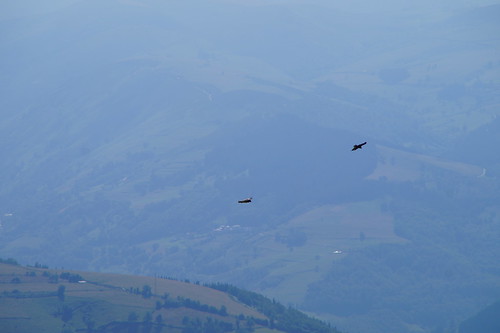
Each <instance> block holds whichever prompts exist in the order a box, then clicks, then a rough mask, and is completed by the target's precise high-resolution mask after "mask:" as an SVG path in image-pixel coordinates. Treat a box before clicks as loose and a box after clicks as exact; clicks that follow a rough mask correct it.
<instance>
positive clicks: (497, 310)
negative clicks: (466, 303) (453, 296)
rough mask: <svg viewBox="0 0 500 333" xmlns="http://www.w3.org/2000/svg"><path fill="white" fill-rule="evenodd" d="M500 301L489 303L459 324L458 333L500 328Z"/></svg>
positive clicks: (484, 332)
mask: <svg viewBox="0 0 500 333" xmlns="http://www.w3.org/2000/svg"><path fill="white" fill-rule="evenodd" d="M499 318H500V302H496V303H494V304H491V305H490V306H488V307H486V308H484V309H483V310H481V311H480V312H479V313H477V314H476V315H475V316H473V317H471V318H469V319H467V320H465V321H464V322H462V323H461V324H460V329H459V331H458V332H459V333H472V332H483V333H494V332H498V331H499V330H500V319H499Z"/></svg>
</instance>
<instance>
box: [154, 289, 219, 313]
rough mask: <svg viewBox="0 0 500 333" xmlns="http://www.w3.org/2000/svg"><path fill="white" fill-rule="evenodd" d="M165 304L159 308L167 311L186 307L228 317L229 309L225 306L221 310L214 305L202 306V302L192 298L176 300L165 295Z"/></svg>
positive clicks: (179, 297)
mask: <svg viewBox="0 0 500 333" xmlns="http://www.w3.org/2000/svg"><path fill="white" fill-rule="evenodd" d="M162 299H163V304H162V303H161V302H159V303H157V306H156V307H157V308H159V307H162V308H165V309H169V308H180V307H185V308H189V309H193V310H196V311H201V312H206V313H212V314H216V315H219V316H227V309H226V307H225V306H224V305H222V306H221V307H220V308H217V307H215V306H213V305H208V304H202V303H200V301H196V300H192V299H190V298H185V297H181V296H177V297H176V298H171V297H170V296H169V295H168V294H165V295H164V296H163V297H162Z"/></svg>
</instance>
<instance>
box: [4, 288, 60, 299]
mask: <svg viewBox="0 0 500 333" xmlns="http://www.w3.org/2000/svg"><path fill="white" fill-rule="evenodd" d="M53 296H57V292H55V291H54V292H52V291H19V290H17V289H14V290H12V291H3V292H2V293H1V294H0V298H2V297H8V298H41V297H53Z"/></svg>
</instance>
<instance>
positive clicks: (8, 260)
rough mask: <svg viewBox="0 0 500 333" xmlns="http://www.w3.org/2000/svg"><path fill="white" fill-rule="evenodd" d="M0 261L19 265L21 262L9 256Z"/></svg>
mask: <svg viewBox="0 0 500 333" xmlns="http://www.w3.org/2000/svg"><path fill="white" fill-rule="evenodd" d="M0 263H2V264H7V265H15V266H19V263H18V262H17V260H15V259H12V258H7V259H3V258H0Z"/></svg>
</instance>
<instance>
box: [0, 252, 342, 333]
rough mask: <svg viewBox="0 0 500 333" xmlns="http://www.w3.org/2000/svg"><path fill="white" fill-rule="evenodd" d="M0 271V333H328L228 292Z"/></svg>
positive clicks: (10, 267)
mask: <svg viewBox="0 0 500 333" xmlns="http://www.w3.org/2000/svg"><path fill="white" fill-rule="evenodd" d="M2 261H4V262H10V264H6V263H0V288H1V289H0V299H1V300H2V301H1V302H0V313H1V315H0V330H2V332H16V333H23V332H33V331H37V332H55V331H61V332H67V333H69V332H139V331H140V332H158V333H159V332H162V331H164V332H166V331H168V332H235V331H236V332H261V333H265V332H277V333H279V332H303V333H307V332H309V333H314V332H322V333H335V332H338V331H337V330H336V329H333V328H331V327H330V326H329V325H326V324H324V323H323V322H321V321H319V320H317V319H313V318H311V317H308V316H307V315H305V314H303V313H300V312H299V311H297V310H294V309H291V308H286V307H284V306H283V305H281V304H279V303H277V302H276V301H274V300H269V299H266V298H265V297H263V296H261V295H258V294H256V293H252V292H247V291H244V290H241V289H238V288H236V287H232V286H230V285H227V284H213V285H211V287H209V286H201V285H199V284H198V283H190V282H189V281H177V280H173V279H167V278H160V277H145V276H131V275H119V274H104V273H94V272H81V271H68V270H54V269H48V268H42V267H41V265H36V266H37V267H23V266H19V265H17V264H16V263H15V261H12V260H10V261H6V260H2Z"/></svg>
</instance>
